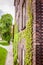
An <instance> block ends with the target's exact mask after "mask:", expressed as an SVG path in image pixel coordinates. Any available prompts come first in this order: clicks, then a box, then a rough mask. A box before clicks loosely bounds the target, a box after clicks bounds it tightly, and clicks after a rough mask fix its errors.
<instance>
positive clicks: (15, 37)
mask: <svg viewBox="0 0 43 65" xmlns="http://www.w3.org/2000/svg"><path fill="white" fill-rule="evenodd" d="M18 39H19V34H18V26H17V24H16V23H15V27H14V44H13V49H14V64H15V65H18V64H17V53H18V52H17V46H18Z"/></svg>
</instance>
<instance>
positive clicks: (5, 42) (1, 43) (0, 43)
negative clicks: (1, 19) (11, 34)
mask: <svg viewBox="0 0 43 65" xmlns="http://www.w3.org/2000/svg"><path fill="white" fill-rule="evenodd" d="M0 45H5V46H6V45H9V43H8V42H7V41H4V40H2V41H0Z"/></svg>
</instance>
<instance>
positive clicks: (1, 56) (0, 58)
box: [0, 47, 7, 65]
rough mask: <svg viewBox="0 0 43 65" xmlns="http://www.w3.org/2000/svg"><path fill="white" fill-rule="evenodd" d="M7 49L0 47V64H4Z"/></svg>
mask: <svg viewBox="0 0 43 65" xmlns="http://www.w3.org/2000/svg"><path fill="white" fill-rule="evenodd" d="M6 56H7V50H6V49H4V48H2V47H0V65H5V62H6Z"/></svg>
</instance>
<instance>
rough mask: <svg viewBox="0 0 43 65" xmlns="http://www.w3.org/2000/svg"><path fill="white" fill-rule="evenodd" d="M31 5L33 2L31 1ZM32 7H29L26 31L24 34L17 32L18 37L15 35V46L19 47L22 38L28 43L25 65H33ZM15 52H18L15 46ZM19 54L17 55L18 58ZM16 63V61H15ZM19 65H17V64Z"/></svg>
mask: <svg viewBox="0 0 43 65" xmlns="http://www.w3.org/2000/svg"><path fill="white" fill-rule="evenodd" d="M30 5H31V0H30ZM30 5H29V6H28V7H27V10H28V11H27V12H28V21H27V24H26V29H25V30H23V31H22V32H20V33H19V32H17V33H16V35H14V38H15V39H14V40H15V42H14V45H18V42H19V41H21V40H22V38H25V40H26V42H25V45H26V54H25V61H24V62H25V65H31V64H32V62H31V60H32V11H31V7H30ZM14 47H15V48H16V49H15V52H16V51H17V46H14ZM16 54H17V52H16V53H15V56H16ZM14 61H15V59H14ZM16 61H17V56H16ZM16 63H17V62H16ZM15 65H17V64H15Z"/></svg>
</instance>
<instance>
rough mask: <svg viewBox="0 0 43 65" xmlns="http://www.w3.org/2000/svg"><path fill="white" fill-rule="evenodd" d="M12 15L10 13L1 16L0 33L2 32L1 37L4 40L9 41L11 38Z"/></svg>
mask: <svg viewBox="0 0 43 65" xmlns="http://www.w3.org/2000/svg"><path fill="white" fill-rule="evenodd" d="M12 20H13V18H12V16H11V15H10V14H4V15H2V17H1V26H0V27H1V29H2V30H1V31H2V32H1V33H2V39H4V40H6V41H8V42H9V41H10V39H11V25H12Z"/></svg>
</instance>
